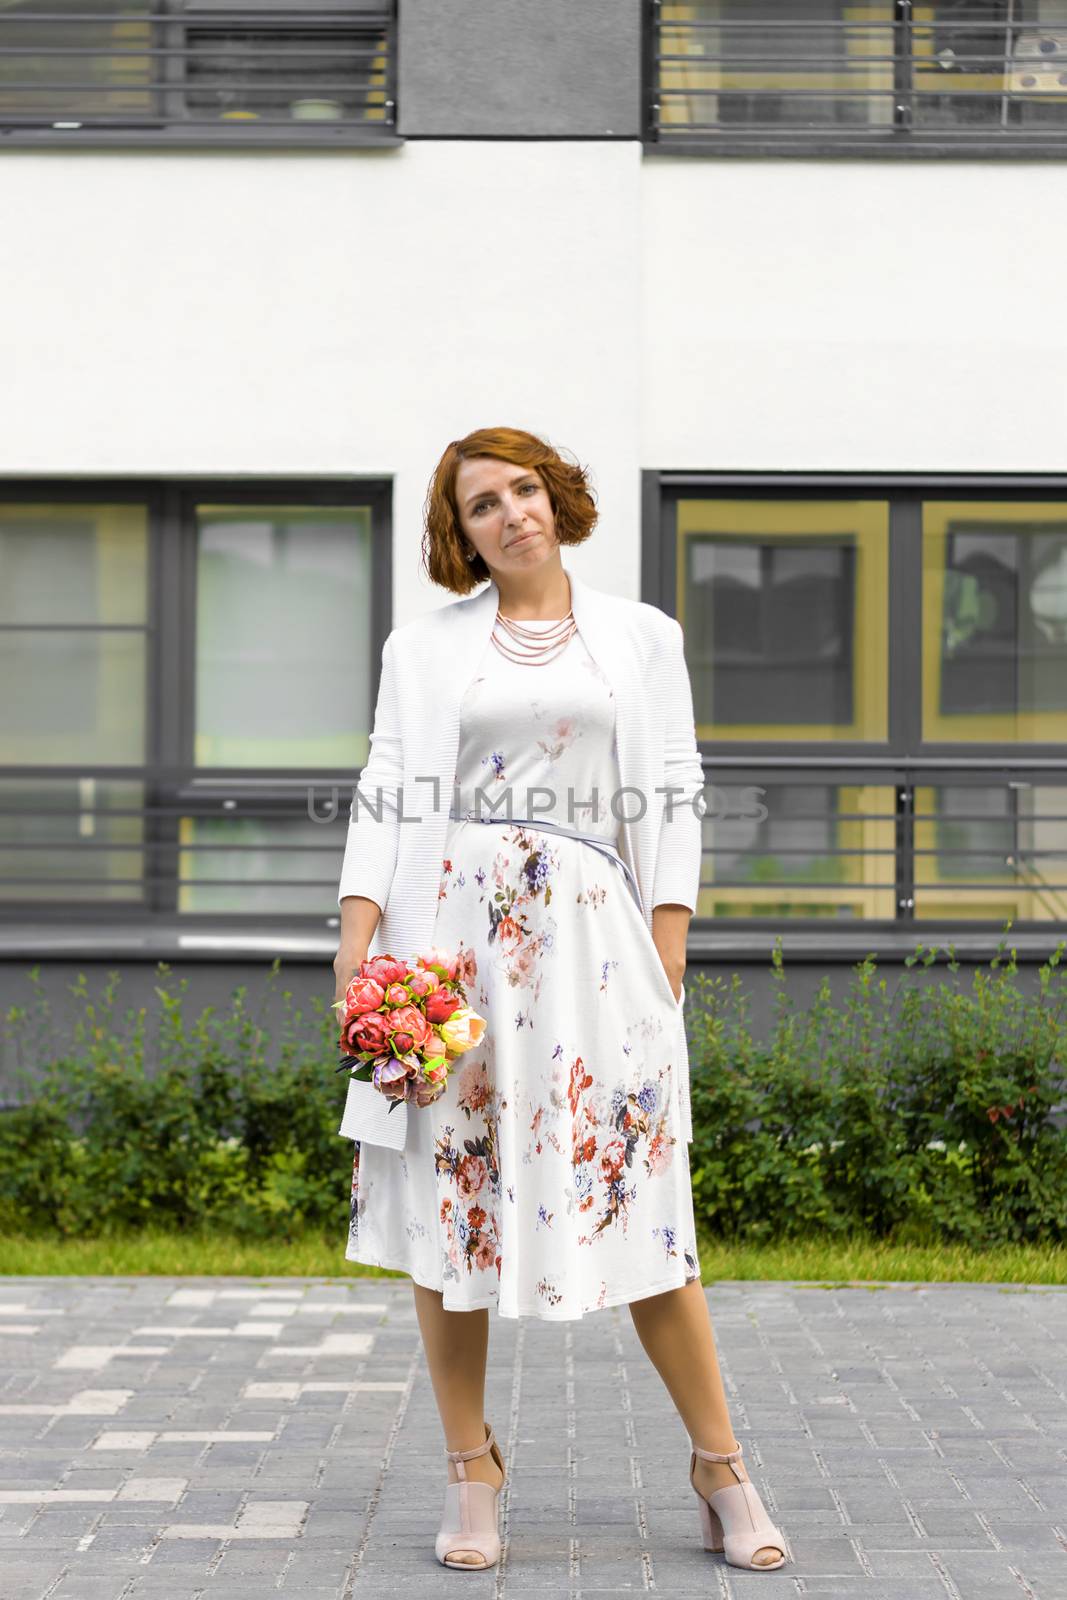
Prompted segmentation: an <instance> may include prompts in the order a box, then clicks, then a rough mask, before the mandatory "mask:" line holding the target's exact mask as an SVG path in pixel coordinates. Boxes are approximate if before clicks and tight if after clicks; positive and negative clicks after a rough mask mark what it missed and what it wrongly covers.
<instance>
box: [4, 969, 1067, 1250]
mask: <svg viewBox="0 0 1067 1600" xmlns="http://www.w3.org/2000/svg"><path fill="white" fill-rule="evenodd" d="M1004 948H1005V947H1004V944H1003V943H1002V944H1001V946H1000V949H999V950H998V952H997V955H996V956H995V957H994V958H993V960H992V961H991V962H990V964H989V967H988V969H985V968H977V969H976V970H975V971H974V972H973V974H972V977H971V982H970V987H969V988H965V987H964V985H963V984H962V983H961V981H960V978H959V970H960V969H959V962H958V961H957V960H956V957H955V952H954V950H953V948H952V947H951V946H949V947H948V949H947V951H946V952H945V953H944V954H945V955H946V956H947V957H948V959H947V961H946V962H945V966H946V970H947V974H948V976H947V978H940V979H939V980H937V981H935V978H934V977H933V976H931V975H928V969H929V968H930V967H931V966H932V965H933V964H934V962H935V961H937V959H938V951H937V949H936V948H926V947H924V946H923V945H919V946H918V949H917V951H916V954H915V955H913V956H911V957H909V958H908V960H907V962H906V963H905V968H906V970H905V972H904V973H903V974H902V975H901V978H900V980H899V981H898V983H897V984H896V986H895V988H894V989H893V992H892V993H890V990H889V986H888V983H887V980H886V979H885V978H884V977H879V976H878V974H877V970H876V965H875V961H874V960H873V958H868V959H867V960H866V961H863V962H861V963H859V964H858V965H857V966H856V967H854V968H853V970H852V973H851V975H850V984H849V989H848V992H847V994H846V996H845V998H844V1001H843V1003H842V1004H841V1005H840V1006H835V1005H834V1004H833V1003H832V1001H831V995H830V984H829V978H828V977H827V978H824V980H823V982H822V985H821V987H820V988H819V990H818V992H817V993H816V995H815V997H814V999H813V1000H812V1001H811V1003H810V1005H808V1006H806V1007H798V1006H797V1005H796V1004H795V1002H794V1001H793V1000H792V999H791V998H790V996H789V994H788V992H787V989H786V980H785V971H784V964H783V961H782V953H781V946H780V944H779V945H778V946H777V947H776V949H775V953H774V959H773V980H774V984H775V994H774V1006H773V1025H772V1027H771V1029H770V1030H769V1032H768V1034H767V1037H766V1038H764V1039H762V1040H761V1039H757V1037H756V1036H755V1033H754V1030H753V1027H752V1022H751V1005H750V999H749V997H748V995H747V994H746V993H745V991H744V988H743V985H742V982H741V979H740V977H739V976H738V975H737V974H734V975H733V977H732V979H731V980H730V981H729V982H727V980H726V979H724V978H721V977H718V978H714V979H711V978H708V977H707V975H706V974H704V973H701V972H694V973H693V974H692V977H691V979H690V981H689V982H687V998H686V1010H687V1023H688V1029H689V1037H690V1067H691V1075H692V1076H691V1081H692V1107H693V1128H694V1138H693V1143H692V1145H691V1146H690V1149H689V1154H690V1163H691V1171H692V1180H693V1196H694V1202H695V1206H696V1212H697V1222H698V1226H699V1227H700V1228H701V1230H702V1231H703V1232H705V1233H706V1234H707V1235H709V1236H711V1237H714V1236H721V1237H724V1238H728V1239H731V1240H739V1239H745V1238H747V1239H751V1240H753V1241H762V1240H770V1239H775V1238H789V1237H795V1236H798V1235H819V1234H821V1235H825V1236H834V1235H838V1236H846V1235H849V1234H852V1233H854V1232H856V1231H857V1230H862V1231H864V1232H866V1233H868V1234H870V1235H872V1236H875V1237H879V1238H885V1237H888V1236H890V1235H892V1236H893V1237H894V1238H898V1239H901V1240H907V1239H908V1238H909V1237H912V1238H914V1239H915V1240H916V1241H923V1240H931V1239H945V1240H949V1239H951V1240H955V1241H959V1242H961V1243H965V1244H969V1245H972V1246H978V1247H982V1246H989V1245H994V1244H1007V1243H1017V1242H1035V1243H1037V1242H1041V1243H1055V1242H1062V1241H1065V1240H1067V1128H1065V1121H1067V1092H1065V1057H1067V1021H1065V1013H1067V984H1065V982H1064V977H1065V972H1064V970H1062V969H1061V968H1060V959H1061V955H1062V952H1063V950H1064V948H1065V947H1064V945H1063V944H1060V945H1059V946H1058V947H1057V949H1056V951H1055V952H1054V954H1053V955H1052V956H1050V957H1049V959H1048V961H1047V962H1046V963H1045V964H1044V965H1043V966H1042V967H1041V968H1040V969H1039V973H1038V980H1039V981H1038V986H1037V990H1036V992H1035V993H1033V994H1030V995H1026V994H1024V993H1022V992H1021V990H1020V988H1019V986H1018V983H1017V970H1018V969H1017V962H1016V953H1015V951H1014V950H1012V951H1010V953H1009V955H1008V957H1007V959H1005V958H1004ZM279 972H280V963H279V962H278V961H276V962H275V963H274V964H273V966H272V967H271V968H270V970H269V974H268V978H267V983H266V987H265V991H264V995H263V998H262V1001H261V1004H260V1008H259V1010H258V1011H257V1013H256V1014H255V1015H253V1014H252V1013H251V1012H250V1011H249V1009H248V1007H247V1003H246V1002H247V991H246V989H245V988H244V987H240V988H237V989H236V990H234V992H233V994H232V997H231V1002H230V1007H229V1010H228V1011H223V1012H221V1013H220V1012H219V1011H218V1010H217V1009H216V1008H215V1007H213V1006H208V1007H206V1008H204V1009H203V1010H202V1011H201V1013H200V1015H199V1016H198V1017H196V1018H195V1019H187V1018H186V1016H185V1014H184V1006H183V1002H184V997H185V992H186V990H187V988H188V980H187V979H184V978H183V979H181V980H180V982H177V983H175V981H174V978H173V974H172V972H171V969H170V968H169V966H168V965H167V964H166V963H164V962H161V963H160V964H159V966H158V967H157V972H156V976H157V979H158V982H157V984H156V986H155V993H156V995H157V997H158V1000H159V1007H158V1011H157V1012H156V1013H155V1014H154V1016H153V1018H152V1021H151V1023H149V1019H148V1016H147V1011H146V1008H145V1007H140V1008H139V1009H136V1010H134V1009H132V1008H128V1009H127V1010H126V1011H125V1013H124V1014H123V1015H122V1017H121V1018H120V1017H119V1016H118V1014H117V1007H116V1003H115V1001H116V992H117V989H118V986H119V981H120V979H119V974H118V973H117V972H112V973H110V974H109V975H108V980H107V984H106V986H105V988H104V991H103V994H102V996H101V997H100V998H99V999H94V998H92V997H91V996H90V995H89V993H88V990H87V987H86V981H85V978H84V976H80V977H79V979H78V981H77V983H76V984H73V985H71V993H72V994H73V996H74V998H75V999H76V1001H77V1002H78V1003H79V1007H80V1014H79V1016H78V1019H77V1021H76V1022H75V1023H74V1025H73V1027H72V1029H71V1031H70V1035H69V1037H68V1038H66V1039H64V1040H63V1041H61V1042H57V1040H56V1036H55V1028H54V1025H53V1023H52V1020H51V1016H50V1007H49V1005H48V1002H47V999H46V998H45V996H44V994H43V991H42V988H41V985H40V974H39V969H37V968H35V969H34V970H33V972H32V973H31V975H30V982H31V985H32V986H33V987H34V989H35V991H36V992H35V997H34V1002H33V1004H32V1005H31V1006H27V1007H12V1008H11V1010H9V1012H8V1013H7V1016H6V1019H5V1032H6V1033H7V1035H8V1038H9V1041H10V1042H11V1044H12V1045H13V1049H14V1053H15V1060H16V1073H17V1076H18V1077H19V1079H20V1081H21V1082H22V1083H23V1084H24V1085H25V1088H24V1091H23V1093H24V1100H23V1103H22V1104H20V1105H17V1106H15V1107H13V1108H9V1109H8V1110H7V1111H5V1112H4V1113H3V1114H2V1115H0V1231H2V1232H8V1233H9V1232H16V1231H17V1232H21V1233H24V1234H30V1235H42V1236H50V1237H54V1236H56V1235H60V1236H64V1235H65V1236H70V1237H86V1236H100V1235H101V1234H107V1233H111V1232H114V1231H124V1230H126V1229H128V1228H131V1227H137V1226H138V1225H139V1224H142V1223H144V1222H146V1221H149V1220H150V1221H152V1222H153V1223H155V1224H157V1225H158V1223H159V1222H160V1220H161V1218H163V1219H166V1223H167V1225H168V1226H172V1227H173V1228H174V1229H175V1230H176V1231H184V1230H188V1229H194V1228H199V1227H201V1226H204V1225H209V1226H217V1227H219V1228H220V1229H226V1230H227V1231H230V1232H233V1233H236V1234H238V1235H244V1236H246V1237H252V1238H255V1237H261V1238H262V1237H272V1238H289V1237H290V1236H292V1235H295V1234H296V1233H299V1232H300V1231H301V1230H303V1229H304V1228H307V1227H319V1228H326V1229H341V1230H342V1231H343V1229H344V1227H345V1226H346V1223H347V1208H348V1201H349V1191H350V1185H351V1165H350V1162H349V1160H348V1159H347V1157H348V1151H349V1149H350V1147H348V1146H346V1144H345V1142H344V1141H342V1140H340V1139H339V1137H338V1134H337V1127H338V1124H339V1121H340V1116H341V1110H342V1107H343V1103H344V1092H345V1087H346V1085H347V1079H346V1078H345V1076H344V1075H343V1074H341V1075H339V1074H337V1073H335V1072H334V1071H333V1070H332V1064H333V1063H334V1062H335V1061H336V1024H335V1021H334V1015H333V1012H332V1011H331V1010H330V1007H329V1005H328V1004H327V1003H326V1001H325V999H323V1000H319V999H317V998H315V999H313V1000H312V1001H311V1004H310V1012H309V1013H307V1014H305V1013H304V1012H303V1011H301V1010H300V1009H295V1010H294V1008H293V1003H292V1002H293V996H292V994H291V992H290V991H289V990H284V991H282V992H281V994H280V995H278V994H277V986H278V981H279ZM920 973H927V976H926V977H925V978H923V979H921V980H920V978H919V974H920ZM325 987H328V986H325V985H324V988H325ZM272 1004H273V1005H275V1007H276V1008H277V1007H279V1006H280V1011H281V1018H282V1020H281V1022H280V1024H276V1025H275V1027H274V1028H273V1030H272V1031H270V1032H268V1029H267V1027H266V1026H265V1025H264V1023H263V1020H262V1018H263V1014H264V1012H265V1011H266V1009H267V1008H268V1006H270V1005H272Z"/></svg>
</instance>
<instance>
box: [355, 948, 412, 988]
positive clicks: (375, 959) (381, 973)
mask: <svg viewBox="0 0 1067 1600" xmlns="http://www.w3.org/2000/svg"><path fill="white" fill-rule="evenodd" d="M359 975H360V977H361V978H373V979H374V981H375V983H380V984H381V986H382V988H383V989H385V988H387V987H388V985H389V984H391V983H403V981H404V979H405V978H406V977H407V975H408V969H407V967H405V965H404V963H403V962H402V961H398V960H397V959H396V957H395V956H372V957H371V959H370V960H369V961H364V962H363V963H362V965H361V966H360V969H359Z"/></svg>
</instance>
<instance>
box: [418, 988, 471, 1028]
mask: <svg viewBox="0 0 1067 1600" xmlns="http://www.w3.org/2000/svg"><path fill="white" fill-rule="evenodd" d="M462 1004H463V1001H462V1000H461V999H460V998H459V996H458V995H457V994H453V993H452V992H451V990H449V989H434V990H433V992H432V993H431V994H428V995H427V996H426V1020H427V1022H447V1021H448V1019H449V1017H450V1016H452V1014H453V1012H456V1011H458V1010H459V1009H460V1007H461V1006H462Z"/></svg>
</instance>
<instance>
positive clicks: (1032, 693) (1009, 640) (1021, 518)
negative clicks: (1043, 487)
mask: <svg viewBox="0 0 1067 1600" xmlns="http://www.w3.org/2000/svg"><path fill="white" fill-rule="evenodd" d="M924 546H925V558H924V569H925V577H924V587H925V596H924V598H925V603H926V607H927V612H928V615H929V616H930V619H931V620H930V623H929V625H928V627H927V630H926V651H925V655H926V660H925V665H924V673H925V679H926V692H925V695H924V704H925V711H926V717H925V723H926V727H925V732H926V737H927V738H928V739H979V740H998V739H1009V740H1028V741H1030V740H1048V741H1052V740H1060V739H1063V738H1064V737H1065V736H1067V506H1064V505H1060V506H1040V507H1037V506H1035V507H1028V506H1021V505H1015V506H1010V505H1009V506H1001V505H985V506H982V505H977V506H948V505H939V504H928V505H927V506H926V507H924ZM934 625H938V634H937V635H936V637H935V635H934V632H933V627H934Z"/></svg>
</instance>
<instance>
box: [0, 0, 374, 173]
mask: <svg viewBox="0 0 1067 1600" xmlns="http://www.w3.org/2000/svg"><path fill="white" fill-rule="evenodd" d="M158 3H159V6H160V9H159V12H158V14H157V15H153V16H151V17H150V18H149V19H148V20H149V21H151V22H152V23H153V24H154V25H156V26H157V27H158V28H159V29H163V30H165V29H168V28H169V29H174V28H180V27H181V26H182V24H183V21H184V17H183V13H182V10H181V7H180V5H179V4H177V3H176V0H158ZM398 3H399V0H354V3H351V4H349V5H347V6H344V5H341V4H340V3H339V0H333V3H330V0H327V3H325V4H323V5H320V6H319V8H318V9H319V11H320V12H321V13H322V17H323V19H325V20H327V21H331V22H332V21H337V22H339V23H341V24H343V22H344V20H346V18H345V12H346V11H347V12H349V13H350V14H351V20H353V21H357V20H359V19H360V18H361V17H365V18H368V19H370V20H371V21H372V22H373V21H378V20H380V21H381V24H382V26H383V29H384V33H385V38H386V50H385V83H384V91H385V96H384V100H383V102H382V109H383V111H384V116H383V117H382V118H381V120H380V121H367V122H364V121H353V120H333V119H324V120H314V119H309V120H307V121H301V120H300V119H299V118H293V119H286V120H284V121H283V122H282V123H281V124H279V123H278V122H277V121H275V122H274V123H273V124H272V125H262V124H258V125H257V124H254V123H252V122H249V121H244V120H235V121H232V122H224V123H220V122H209V123H206V124H205V123H203V122H199V123H198V122H197V121H196V119H195V118H188V119H175V120H168V118H167V116H166V114H161V115H159V116H156V117H153V118H151V119H149V118H147V117H146V118H145V119H144V120H143V121H142V122H141V123H140V124H138V123H137V122H136V121H134V120H131V121H130V122H128V123H125V124H121V123H119V122H118V121H117V114H116V116H115V118H113V120H112V122H111V124H110V125H108V119H107V117H106V115H105V116H102V117H101V125H93V124H84V123H81V124H76V119H75V118H74V117H73V116H72V115H71V114H70V113H63V112H59V111H57V112H55V113H53V114H52V115H53V116H54V124H53V125H48V124H47V123H46V122H45V120H44V118H43V117H42V121H41V123H40V124H38V125H33V124H30V123H28V122H23V123H20V122H19V121H18V120H12V119H9V120H5V119H4V117H3V113H2V110H0V147H2V148H3V149H42V148H49V149H56V148H62V149H64V150H67V151H77V150H92V149H97V150H99V149H109V148H112V149H113V148H116V147H118V148H122V149H137V148H147V149H172V150H181V149H212V148H217V149H226V150H231V149H240V148H254V149H308V148H313V149H336V150H346V149H364V148H369V149H382V148H392V147H397V146H400V145H403V144H404V142H405V140H404V138H403V136H402V135H401V134H400V133H399V132H398V131H397V84H398V77H399V74H398V65H397V48H398V39H399V20H398ZM61 11H62V4H61V3H59V4H56V5H54V6H51V7H49V21H50V22H51V23H52V24H54V25H55V27H56V30H57V34H58V31H59V27H60V26H61V24H62V22H63V21H65V20H66V19H65V18H62V17H61V16H60V15H59V13H61ZM249 11H253V12H258V13H259V16H258V18H257V20H260V21H263V20H265V19H264V13H267V12H269V13H270V22H271V25H272V26H274V27H279V26H284V25H285V24H286V23H287V22H288V21H292V22H293V23H294V25H296V24H299V23H300V22H305V23H306V24H307V25H308V26H309V27H310V26H311V25H312V18H313V16H314V13H315V11H316V7H315V4H314V0H313V3H312V4H311V5H305V6H300V5H298V4H293V5H289V6H286V5H283V4H281V3H280V0H267V3H266V4H257V3H256V0H232V4H229V5H228V4H227V3H226V0H217V3H215V0H212V3H211V4H206V5H205V4H203V3H201V6H200V9H199V10H197V9H196V7H195V0H194V6H193V8H192V15H193V24H194V25H199V26H200V27H201V28H206V27H209V26H211V24H212V23H215V24H219V23H221V22H222V21H223V20H224V19H226V18H228V15H229V13H230V12H232V13H233V15H234V18H235V20H237V21H240V20H241V13H242V12H249ZM309 12H310V13H311V14H312V18H309V16H308V13H309ZM108 14H109V6H108V0H101V3H100V4H99V5H98V6H96V7H95V8H94V15H96V16H107V15H108ZM115 15H116V18H118V17H120V16H122V17H123V18H124V19H125V20H127V21H128V20H129V14H128V13H119V12H117V11H116V12H115ZM19 20H20V19H19V18H18V16H17V15H9V18H8V26H12V25H14V26H17V25H18V22H19ZM80 20H81V19H80V18H79V16H78V14H77V13H72V14H71V17H70V21H71V22H72V23H75V24H77V23H78V22H79V21H80ZM3 45H4V33H3V24H2V23H0V63H2V58H3ZM150 48H151V49H153V50H155V49H157V48H159V49H161V50H163V49H169V50H173V45H172V44H171V41H170V39H169V38H168V37H165V38H164V43H163V45H161V46H157V45H156V42H155V40H154V39H153V41H152V44H151V46H150ZM70 53H71V55H73V56H75V57H78V56H80V55H81V54H83V53H84V50H79V49H78V47H76V46H75V47H71V52H70ZM131 53H132V54H134V55H136V54H137V52H136V51H133V52H131ZM160 59H161V60H162V62H163V68H162V69H161V77H160V80H159V83H158V85H157V86H155V88H154V92H155V93H156V94H158V96H159V97H160V98H161V99H162V100H163V101H164V102H165V101H166V98H167V97H168V96H174V95H176V94H178V93H180V86H176V85H173V84H172V82H171V78H172V76H173V73H174V72H175V70H176V66H175V58H174V56H173V54H171V55H162V56H161V57H160ZM184 59H185V55H184V54H179V57H178V60H179V61H183V60H184Z"/></svg>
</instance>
